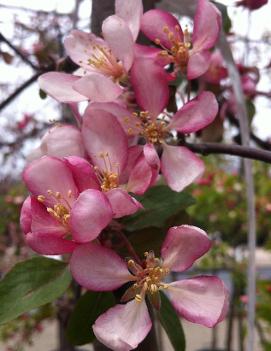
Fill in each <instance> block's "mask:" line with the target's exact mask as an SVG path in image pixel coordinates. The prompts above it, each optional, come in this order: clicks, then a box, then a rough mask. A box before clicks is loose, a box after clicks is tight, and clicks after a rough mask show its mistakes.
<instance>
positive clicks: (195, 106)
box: [169, 91, 218, 134]
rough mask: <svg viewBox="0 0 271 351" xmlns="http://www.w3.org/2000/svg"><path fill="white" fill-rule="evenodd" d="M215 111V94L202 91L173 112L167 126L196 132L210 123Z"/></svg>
mask: <svg viewBox="0 0 271 351" xmlns="http://www.w3.org/2000/svg"><path fill="white" fill-rule="evenodd" d="M217 112H218V103H217V101H216V98H215V95H214V94H213V93H211V92H209V91H204V92H202V93H201V94H200V95H198V96H197V97H196V98H195V99H193V100H191V101H189V102H188V103H187V104H185V105H184V106H183V107H182V108H181V109H180V110H179V111H177V113H175V115H174V116H173V118H172V120H171V122H170V124H169V128H170V129H175V130H177V131H179V132H181V133H185V134H187V133H192V132H197V131H198V130H200V129H203V128H204V127H206V126H208V125H209V124H210V123H212V122H213V120H214V119H215V117H216V115H217Z"/></svg>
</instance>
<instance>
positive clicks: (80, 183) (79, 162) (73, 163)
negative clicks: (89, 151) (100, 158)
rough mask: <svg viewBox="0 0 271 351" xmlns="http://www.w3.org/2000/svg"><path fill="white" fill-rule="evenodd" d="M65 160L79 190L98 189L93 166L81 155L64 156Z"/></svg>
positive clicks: (98, 185)
mask: <svg viewBox="0 0 271 351" xmlns="http://www.w3.org/2000/svg"><path fill="white" fill-rule="evenodd" d="M65 160H66V162H67V165H68V167H69V168H70V170H71V172H72V175H73V178H74V181H75V184H76V186H77V189H78V190H79V192H82V191H84V190H86V189H97V190H98V189H100V184H99V182H98V179H97V176H96V174H95V171H94V169H93V166H92V165H91V164H90V163H89V162H87V161H86V160H84V159H83V158H81V157H77V156H69V157H66V159H65Z"/></svg>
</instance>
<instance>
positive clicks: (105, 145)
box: [82, 105, 128, 174]
mask: <svg viewBox="0 0 271 351" xmlns="http://www.w3.org/2000/svg"><path fill="white" fill-rule="evenodd" d="M82 135H83V140H84V142H85V147H86V150H87V152H88V154H89V156H90V157H91V159H92V161H93V163H94V165H95V166H98V168H99V169H100V170H103V171H106V172H108V171H111V172H115V173H118V174H121V172H122V170H123V169H124V167H125V165H126V162H127V156H128V140H127V136H126V134H125V132H124V130H123V129H122V127H121V125H120V123H119V122H118V120H117V118H115V117H114V116H113V115H112V114H110V113H109V112H107V111H103V110H96V109H95V108H92V105H90V107H89V108H88V109H87V110H86V112H85V114H84V118H83V127H82ZM105 154H106V155H107V156H103V155H105Z"/></svg>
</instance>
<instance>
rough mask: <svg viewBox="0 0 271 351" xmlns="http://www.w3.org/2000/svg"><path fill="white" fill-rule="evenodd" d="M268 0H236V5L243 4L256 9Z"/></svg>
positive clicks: (250, 8)
mask: <svg viewBox="0 0 271 351" xmlns="http://www.w3.org/2000/svg"><path fill="white" fill-rule="evenodd" d="M267 3H268V0H241V1H237V3H236V5H237V6H244V7H247V8H248V9H249V10H251V11H253V10H258V9H259V8H261V7H262V6H264V5H266V4H267Z"/></svg>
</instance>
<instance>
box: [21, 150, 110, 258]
mask: <svg viewBox="0 0 271 351" xmlns="http://www.w3.org/2000/svg"><path fill="white" fill-rule="evenodd" d="M80 165H81V164H78V163H77V164H75V163H74V162H72V158H71V160H69V158H66V159H59V158H56V157H49V156H44V157H42V158H40V159H38V160H35V161H33V162H31V163H30V164H29V165H28V166H27V167H26V169H25V170H24V173H23V180H24V182H25V184H26V186H27V188H28V190H29V191H30V192H31V196H29V197H28V198H27V199H26V200H25V202H24V204H23V207H22V210H21V218H20V222H21V227H22V230H23V232H24V233H25V240H26V242H27V244H28V245H29V246H30V247H31V248H32V249H33V250H34V251H36V252H38V253H40V254H46V255H55V254H63V253H68V252H72V251H73V250H74V248H75V247H76V246H77V245H78V243H84V242H89V241H91V240H94V239H96V238H97V237H98V235H99V234H100V232H101V231H102V230H103V229H104V228H105V227H106V226H107V225H108V224H109V223H110V222H111V220H112V218H113V211H112V208H111V205H110V203H109V201H108V199H107V197H106V196H105V195H104V194H103V193H102V192H101V191H100V190H98V189H97V185H96V184H95V182H94V181H93V179H92V177H91V169H90V168H89V169H87V168H86V167H85V168H84V169H82V167H81V168H80Z"/></svg>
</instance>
